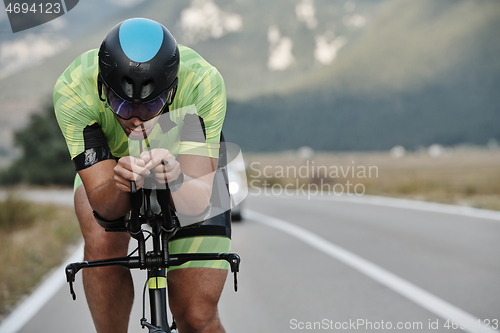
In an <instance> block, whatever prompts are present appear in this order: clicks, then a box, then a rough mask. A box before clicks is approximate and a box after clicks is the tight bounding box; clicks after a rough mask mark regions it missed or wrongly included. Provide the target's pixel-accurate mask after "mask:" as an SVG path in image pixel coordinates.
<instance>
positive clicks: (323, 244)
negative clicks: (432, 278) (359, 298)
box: [245, 210, 500, 333]
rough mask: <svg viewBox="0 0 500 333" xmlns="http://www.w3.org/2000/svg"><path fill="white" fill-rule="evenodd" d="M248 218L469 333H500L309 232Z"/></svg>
mask: <svg viewBox="0 0 500 333" xmlns="http://www.w3.org/2000/svg"><path fill="white" fill-rule="evenodd" d="M245 215H246V217H248V218H249V219H251V220H252V221H255V222H258V223H262V224H264V225H266V226H269V227H272V228H275V229H277V230H280V231H282V232H284V233H287V234H289V235H291V236H293V237H295V238H298V239H299V240H301V241H303V242H304V243H306V244H308V245H310V246H312V247H313V248H315V249H317V250H319V251H321V252H323V253H325V254H327V255H329V256H330V257H332V258H334V259H337V260H339V261H340V262H342V263H344V264H346V265H348V266H350V267H352V268H354V269H356V270H357V271H359V272H361V273H363V274H365V275H366V276H368V277H369V278H371V279H373V280H375V281H377V282H379V283H381V284H382V285H384V286H386V287H387V288H389V289H391V290H393V291H395V292H397V293H398V294H400V295H402V296H404V297H406V298H407V299H409V300H411V301H413V302H414V303H416V304H418V305H420V306H421V307H423V308H425V309H427V310H428V311H430V312H432V313H434V314H436V315H438V316H440V317H441V318H444V319H445V320H450V322H454V323H456V324H458V325H459V326H461V328H462V329H463V330H464V331H466V332H470V333H479V332H490V333H491V332H500V331H498V330H495V329H492V328H486V327H485V325H484V323H482V322H481V321H480V320H479V319H478V318H476V317H474V316H473V315H471V314H469V313H467V312H465V311H463V310H462V309H459V308H458V307H456V306H454V305H452V304H450V303H448V302H446V301H444V300H442V299H440V298H439V297H437V296H435V295H433V294H431V293H429V292H427V291H426V290H424V289H422V288H420V287H418V286H416V285H414V284H412V283H410V282H408V281H406V280H404V279H402V278H400V277H399V276H397V275H395V274H393V273H391V272H389V271H387V270H385V269H383V268H381V267H379V266H377V265H375V264H373V263H372V262H370V261H368V260H365V259H363V258H361V257H359V256H357V255H356V254H354V253H352V252H349V251H347V250H345V249H343V248H341V247H339V246H337V245H335V244H333V243H331V242H329V241H328V240H326V239H324V238H322V237H320V236H318V235H316V234H314V233H312V232H310V231H309V230H307V229H304V228H302V227H299V226H296V225H294V224H291V223H289V222H286V221H284V220H281V219H278V218H275V217H271V216H268V215H264V214H261V213H258V212H255V211H251V210H247V211H246V214H245Z"/></svg>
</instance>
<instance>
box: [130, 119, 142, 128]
mask: <svg viewBox="0 0 500 333" xmlns="http://www.w3.org/2000/svg"><path fill="white" fill-rule="evenodd" d="M131 121H132V124H134V126H135V127H137V126H139V125H141V124H143V123H144V121H142V120H140V119H139V118H137V117H133V118H132V119H131Z"/></svg>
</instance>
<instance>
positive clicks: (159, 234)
mask: <svg viewBox="0 0 500 333" xmlns="http://www.w3.org/2000/svg"><path fill="white" fill-rule="evenodd" d="M151 191H152V190H151V189H144V188H142V189H137V186H136V183H135V182H134V181H132V182H130V206H131V211H130V218H129V220H128V223H127V225H126V226H127V228H126V229H127V232H128V233H129V234H130V235H131V236H132V237H133V238H134V239H136V240H137V242H138V252H139V255H138V256H135V257H131V256H128V257H121V258H111V259H102V260H93V261H83V262H76V263H71V264H68V265H67V266H66V270H65V272H66V280H67V282H68V283H69V288H70V293H71V295H72V297H73V300H76V293H75V291H74V288H73V283H74V282H75V276H76V274H77V273H78V272H79V271H80V270H81V269H82V268H92V267H104V266H122V267H125V268H128V269H137V268H139V269H142V270H144V269H161V268H168V267H172V266H180V265H182V264H184V263H186V262H188V261H195V260H226V261H227V262H229V265H230V267H231V272H232V273H233V274H234V290H235V291H238V278H237V274H238V272H239V265H240V262H241V259H240V256H239V255H238V254H236V253H189V254H176V255H170V254H169V252H168V241H169V239H170V238H171V237H172V235H173V234H174V233H175V231H176V230H177V228H178V225H179V223H178V221H177V217H176V216H174V215H173V214H172V211H171V209H170V205H169V202H170V190H169V189H168V185H167V186H166V189H158V188H157V189H156V196H157V200H158V204H159V205H160V207H161V213H160V214H155V213H153V212H152V210H151V202H150V194H151ZM141 208H144V212H143V214H141ZM143 224H149V225H151V226H152V227H153V230H154V231H156V232H153V246H154V250H153V251H150V252H146V239H145V238H144V234H143V230H142V225H143ZM160 238H161V242H160Z"/></svg>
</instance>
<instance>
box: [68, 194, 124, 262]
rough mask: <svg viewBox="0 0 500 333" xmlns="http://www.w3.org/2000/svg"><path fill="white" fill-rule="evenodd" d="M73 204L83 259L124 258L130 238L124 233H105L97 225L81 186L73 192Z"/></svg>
mask: <svg viewBox="0 0 500 333" xmlns="http://www.w3.org/2000/svg"><path fill="white" fill-rule="evenodd" d="M74 203H75V212H76V216H77V218H78V221H79V223H80V229H81V231H82V235H83V238H84V241H85V259H86V260H96V259H104V258H112V257H122V256H125V255H126V254H127V250H128V243H129V241H130V236H129V235H128V233H126V232H107V231H106V230H105V229H104V228H103V227H101V226H100V225H99V223H98V222H97V221H96V219H95V217H94V214H93V211H92V207H91V206H90V203H89V201H88V198H87V194H86V193H85V189H84V188H83V186H80V187H79V188H78V189H77V190H76V191H75V198H74Z"/></svg>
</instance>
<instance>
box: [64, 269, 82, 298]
mask: <svg viewBox="0 0 500 333" xmlns="http://www.w3.org/2000/svg"><path fill="white" fill-rule="evenodd" d="M79 270H80V269H79V267H77V266H76V265H75V264H69V265H68V266H66V270H65V271H66V281H67V282H68V283H69V292H70V294H71V296H72V297H73V301H76V293H75V289H74V288H73V283H74V282H75V276H76V273H78V271H79Z"/></svg>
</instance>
